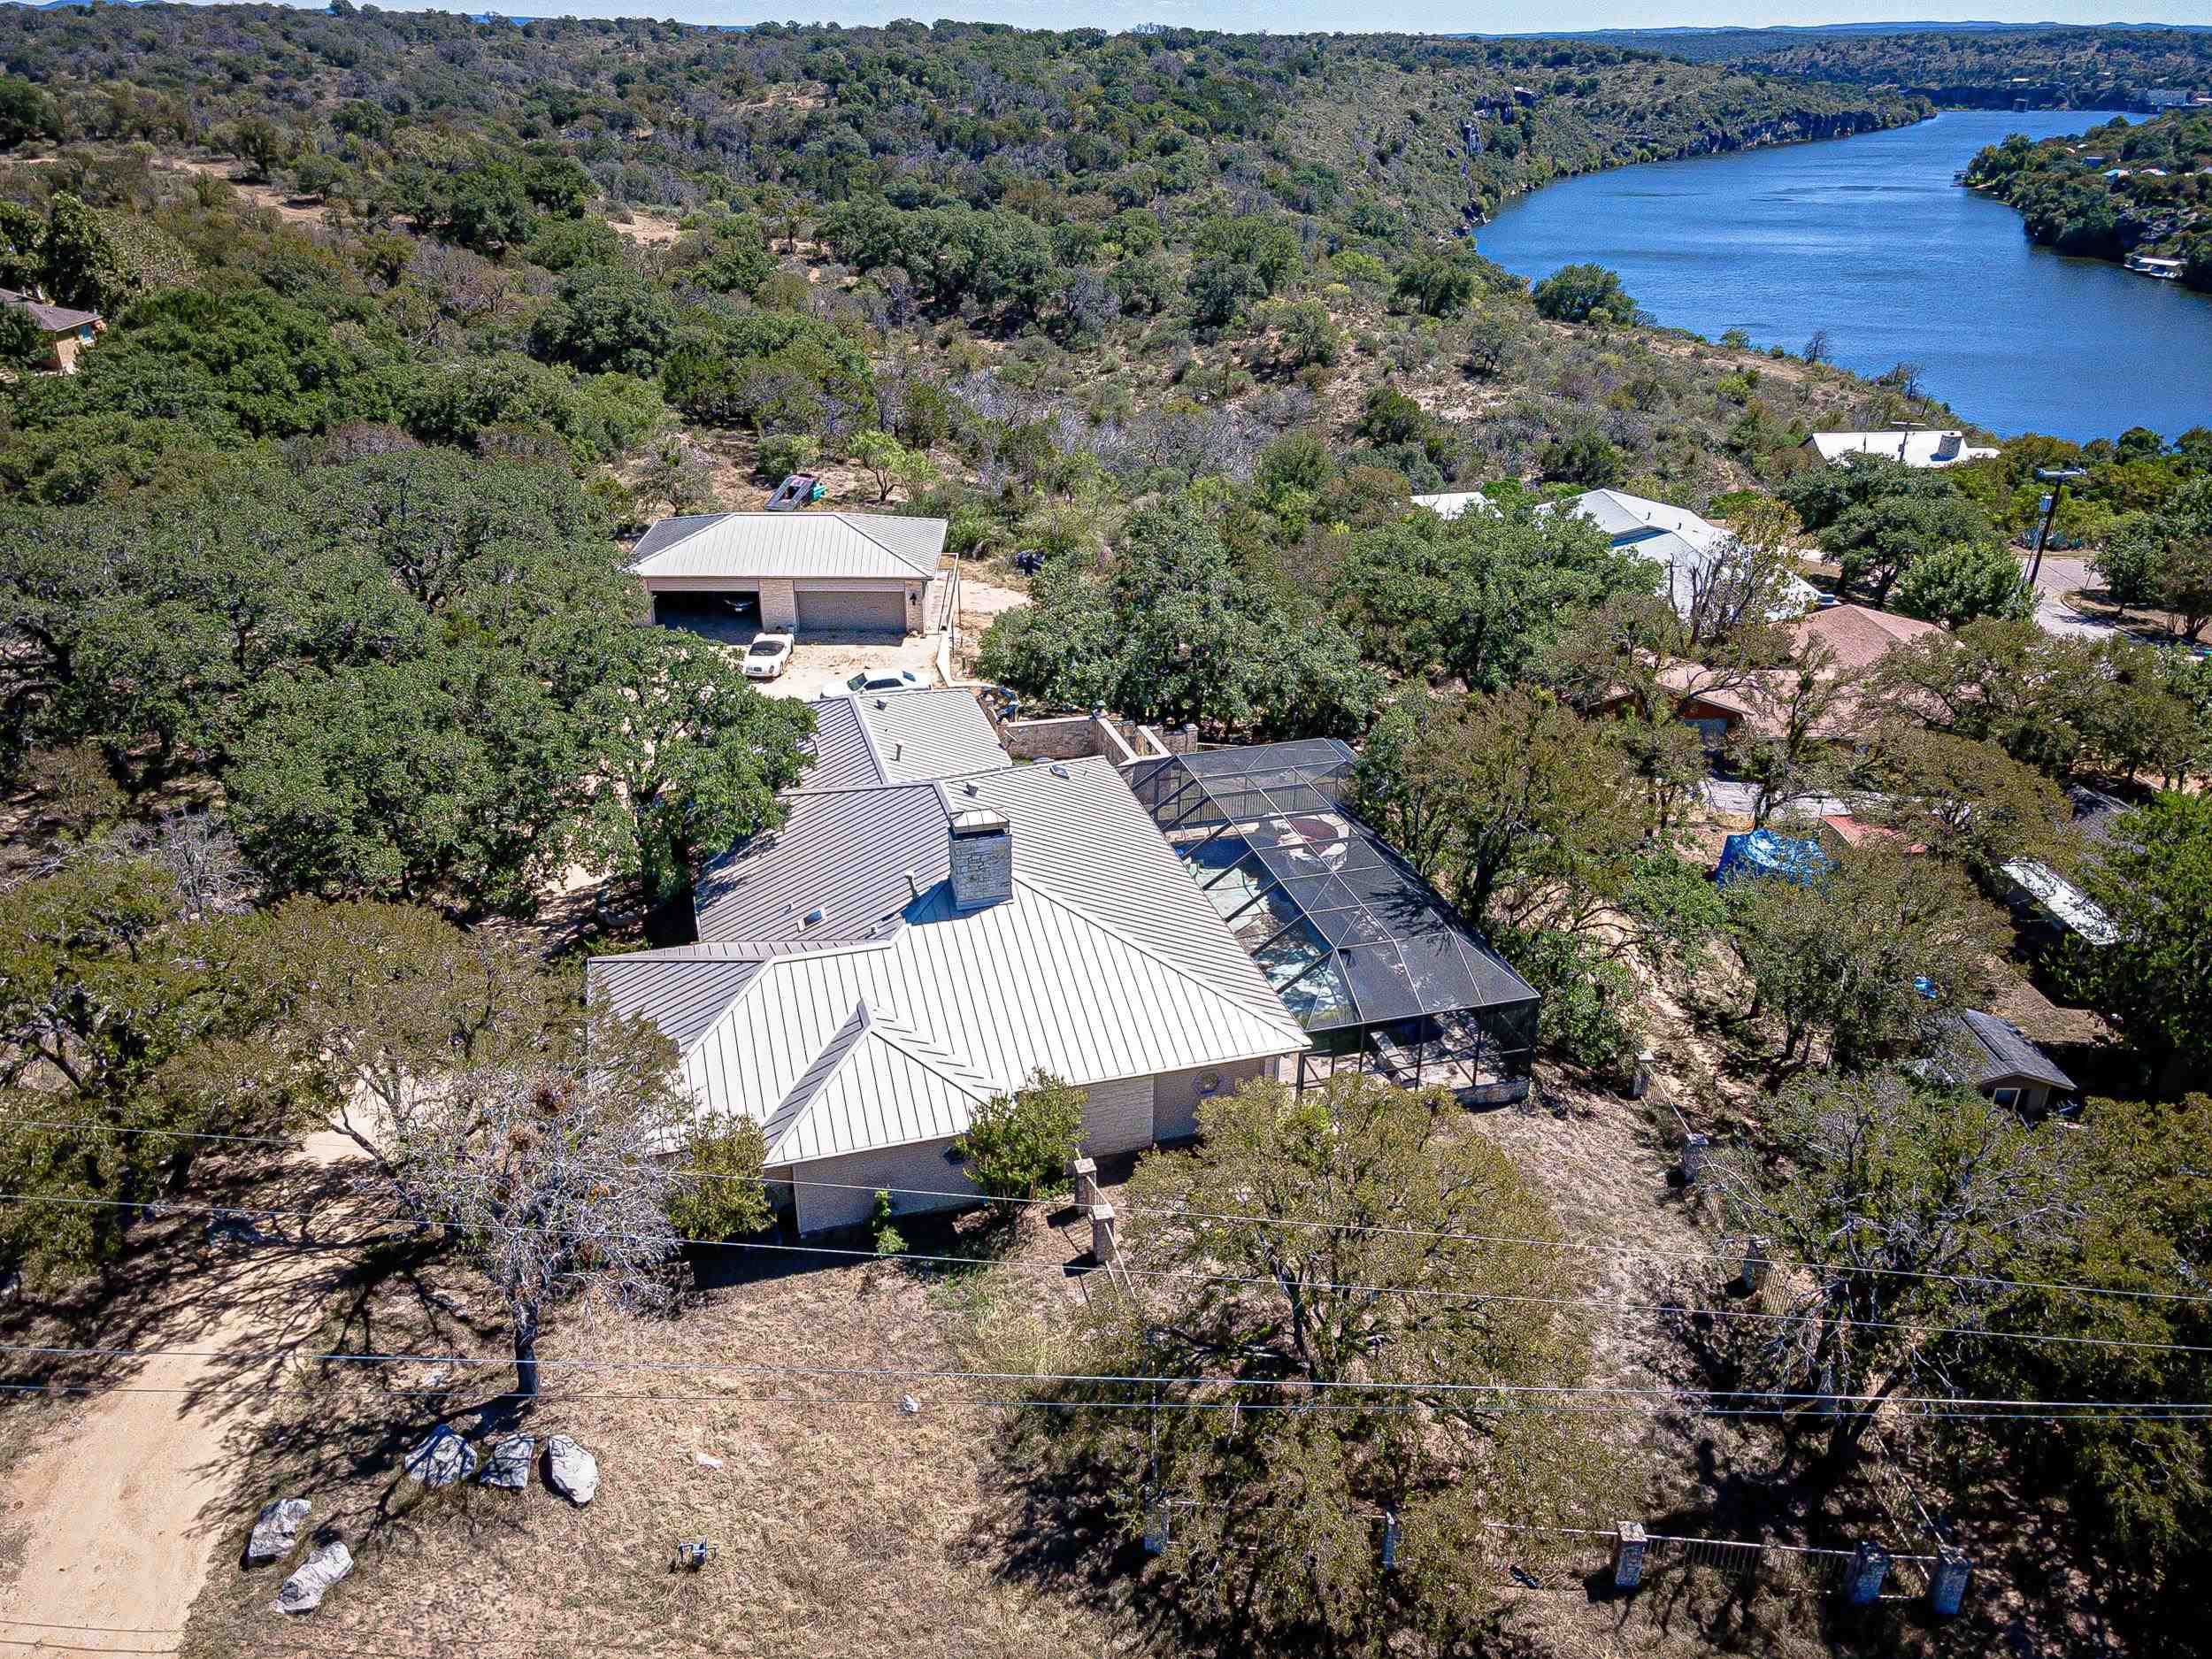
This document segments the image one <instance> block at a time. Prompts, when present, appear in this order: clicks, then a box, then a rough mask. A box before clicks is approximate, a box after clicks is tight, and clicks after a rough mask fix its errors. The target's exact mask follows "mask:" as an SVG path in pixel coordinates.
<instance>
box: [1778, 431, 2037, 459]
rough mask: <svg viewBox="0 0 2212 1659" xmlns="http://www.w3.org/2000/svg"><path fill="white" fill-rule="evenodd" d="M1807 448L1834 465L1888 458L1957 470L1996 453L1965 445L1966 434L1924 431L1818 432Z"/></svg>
mask: <svg viewBox="0 0 2212 1659" xmlns="http://www.w3.org/2000/svg"><path fill="white" fill-rule="evenodd" d="M1805 447H1806V448H1807V449H1810V450H1812V451H1813V452H1814V453H1815V454H1816V455H1818V456H1819V457H1820V458H1821V459H1822V460H1824V461H1825V462H1828V463H1829V464H1830V465H1834V464H1835V463H1837V462H1839V461H1848V460H1850V458H1851V457H1853V456H1855V455H1886V456H1887V457H1889V458H1890V459H1891V460H1893V461H1902V462H1903V463H1904V464H1905V465H1907V466H1956V465H1959V464H1960V463H1961V462H1962V461H1979V460H1984V459H1986V458H1988V457H1991V456H1993V455H1995V454H1996V453H1997V451H1996V450H1995V449H1992V448H1990V447H1988V446H1987V445H1984V444H1972V443H1969V442H1967V441H1966V434H1964V433H1963V432H1956V431H1953V432H1940V431H1934V430H1931V429H1928V428H1924V427H1918V426H1915V427H1910V428H1903V429H1900V430H1897V431H1893V432H1816V433H1815V434H1813V435H1812V436H1811V437H1809V438H1808V439H1806V440H1805Z"/></svg>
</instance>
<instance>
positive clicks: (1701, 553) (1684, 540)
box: [1538, 489, 1820, 621]
mask: <svg viewBox="0 0 2212 1659" xmlns="http://www.w3.org/2000/svg"><path fill="white" fill-rule="evenodd" d="M1565 505H1566V508H1567V511H1570V512H1571V513H1573V514H1574V515H1575V517H1577V518H1586V519H1588V520H1589V521H1590V522H1591V523H1592V524H1594V525H1595V526H1598V528H1599V529H1601V530H1602V531H1604V532H1605V534H1606V537H1607V539H1608V540H1609V541H1611V543H1612V544H1613V546H1614V548H1615V549H1617V550H1618V551H1620V552H1623V553H1632V554H1634V555H1635V556H1636V557H1638V558H1640V559H1642V560H1644V561H1646V562H1647V563H1648V564H1652V565H1658V566H1659V567H1660V568H1661V569H1662V570H1663V571H1665V572H1666V573H1667V575H1666V584H1665V590H1666V593H1667V596H1668V597H1669V599H1670V600H1671V601H1672V603H1673V605H1674V608H1675V610H1676V611H1678V613H1680V614H1682V615H1685V616H1686V615H1688V614H1689V611H1690V607H1691V605H1692V604H1693V603H1694V601H1695V598H1696V595H1697V593H1698V591H1699V589H1700V588H1701V587H1702V586H1703V585H1704V579H1705V578H1706V576H1707V574H1708V572H1710V571H1711V569H1712V568H1713V566H1714V565H1716V564H1717V563H1718V562H1719V560H1720V559H1721V558H1722V557H1724V556H1725V554H1726V553H1727V551H1728V549H1729V547H1730V545H1731V544H1732V542H1733V541H1734V540H1735V538H1734V537H1733V536H1732V535H1731V534H1729V533H1728V532H1727V531H1726V530H1724V529H1723V528H1722V527H1721V526H1719V525H1717V524H1714V523H1712V522H1710V521H1709V520H1708V519H1705V518H1700V517H1699V516H1698V515H1697V514H1695V513H1694V512H1692V511H1690V510H1689V509H1688V508H1686V507H1675V506H1671V505H1669V504H1668V503H1665V502H1663V501H1651V500H1647V498H1645V497H1644V496H1641V495H1629V494H1627V493H1626V492H1624V491H1622V490H1617V489H1592V490H1585V491H1584V492H1583V493H1582V494H1581V495H1578V496H1576V497H1575V498H1574V499H1573V500H1572V501H1571V502H1569V503H1565ZM1538 511H1549V509H1548V508H1540V509H1539V510H1538ZM1818 603H1820V590H1819V589H1818V588H1815V587H1814V586H1813V585H1812V584H1811V583H1810V582H1809V581H1807V580H1805V579H1804V578H1803V577H1801V576H1791V577H1789V578H1787V579H1786V582H1785V585H1784V591H1783V593H1782V595H1781V597H1780V600H1779V602H1778V603H1777V605H1776V607H1775V610H1774V612H1773V619H1774V620H1776V621H1784V620H1786V619H1788V618H1793V617H1800V616H1802V615H1804V614H1805V613H1806V612H1807V611H1810V610H1812V609H1813V607H1814V606H1816V604H1818Z"/></svg>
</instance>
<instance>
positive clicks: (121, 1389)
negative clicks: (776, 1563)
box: [0, 1383, 2212, 1423]
mask: <svg viewBox="0 0 2212 1659" xmlns="http://www.w3.org/2000/svg"><path fill="white" fill-rule="evenodd" d="M203 1392H204V1388H162V1387H146V1386H141V1385H138V1384H135V1383H119V1384H114V1385H110V1386H102V1385H99V1384H93V1383H54V1384H46V1383H0V1393H8V1394H164V1395H177V1394H200V1393H203ZM451 1392H452V1391H451V1390H450V1389H447V1388H399V1389H394V1390H392V1391H391V1397H392V1398H395V1399H403V1400H414V1399H437V1398H442V1397H443V1396H445V1395H446V1394H450V1393H451ZM1851 1397H1852V1396H1842V1398H1851ZM1808 1398H1809V1399H1813V1400H1826V1399H1832V1398H1838V1396H1829V1395H1819V1396H1808ZM510 1401H514V1402H521V1401H527V1402H533V1403H534V1404H538V1405H547V1406H572V1405H582V1404H591V1403H597V1402H632V1403H651V1404H661V1405H707V1406H736V1405H791V1406H800V1407H804V1408H805V1409H809V1410H812V1409H817V1408H818V1407H825V1406H834V1407H839V1408H850V1407H864V1408H866V1409H869V1410H872V1411H890V1410H897V1411H900V1412H901V1413H902V1414H903V1413H904V1409H905V1408H904V1406H903V1405H902V1403H900V1402H894V1401H891V1400H888V1399H874V1398H870V1397H867V1396H863V1395H844V1396H839V1395H830V1396H822V1397H817V1396H809V1395H804V1394H634V1393H624V1394H606V1393H594V1394H558V1395H549V1394H523V1393H521V1392H519V1391H517V1390H512V1389H511V1390H508V1391H506V1392H504V1393H501V1394H487V1395H485V1396H484V1397H483V1398H482V1399H481V1400H480V1401H479V1402H476V1403H477V1405H478V1406H479V1407H482V1406H489V1405H495V1404H499V1403H502V1402H510ZM915 1403H916V1405H917V1407H918V1408H919V1407H922V1406H928V1407H930V1408H933V1409H949V1410H985V1411H1149V1412H1161V1411H1217V1412H1219V1411H1226V1412H1231V1413H1241V1412H1249V1411H1261V1412H1265V1411H1281V1412H1291V1413H1295V1414H1298V1415H1301V1416H1305V1415H1310V1414H1314V1413H1321V1412H1346V1413H1351V1414H1353V1415H1369V1416H1380V1415H1409V1414H1411V1413H1414V1412H1418V1411H1424V1410H1427V1409H1430V1408H1429V1407H1427V1406H1425V1405H1420V1404H1413V1405H1386V1404H1379V1403H1377V1402H1372V1401H1359V1402H1328V1401H1312V1400H1306V1401H1298V1402H1272V1401H1248V1400H1225V1401H1211V1400H1160V1399H1144V1400H992V1399H985V1400H976V1399H964V1398H958V1397H941V1396H931V1397H929V1398H928V1399H926V1400H917V1401H916V1402H915ZM1670 1407H1673V1408H1676V1409H1682V1410H1685V1411H1686V1412H1687V1413H1688V1414H1689V1415H1690V1416H1693V1417H1802V1416H1805V1415H1808V1412H1807V1409H1806V1408H1804V1407H1787V1406H1745V1407H1729V1406H1713V1407H1699V1406H1693V1405H1687V1404H1685V1403H1684V1402H1681V1401H1678V1400H1661V1401H1658V1402H1656V1404H1655V1409H1650V1410H1646V1409H1641V1408H1640V1407H1636V1406H1629V1405H1571V1404H1561V1403H1557V1402H1521V1403H1516V1404H1512V1405H1495V1406H1485V1407H1475V1408H1470V1409H1475V1410H1479V1411H1480V1412H1481V1414H1482V1415H1484V1416H1486V1417H1547V1416H1580V1417H1640V1418H1643V1419H1646V1420H1651V1419H1655V1418H1657V1417H1661V1416H1662V1415H1663V1414H1664V1412H1665V1411H1666V1410H1667V1409H1669V1408H1670ZM1890 1415H1891V1416H1893V1417H1900V1418H1907V1419H1910V1420H1913V1421H1916V1422H1941V1423H2138V1422H2152V1423H2166V1422H2182V1423H2194V1422H2207V1421H2212V1408H2205V1407H2200V1406H2197V1405H2194V1404H2190V1405H2177V1406H2171V1407H2168V1406H2153V1405H2147V1404H2143V1403H2140V1402H2127V1401H2116V1402H2108V1409H2099V1410H2096V1411H2094V1412H2080V1411H2068V1410H2064V1409H2060V1408H2057V1407H2051V1406H2046V1405H2042V1404H2040V1403H2034V1404H2032V1405H2031V1407H2030V1409H2019V1410H2002V1411H1998V1410H1976V1411H1945V1410H1932V1409H1916V1410H1898V1411H1893V1412H1891V1413H1890Z"/></svg>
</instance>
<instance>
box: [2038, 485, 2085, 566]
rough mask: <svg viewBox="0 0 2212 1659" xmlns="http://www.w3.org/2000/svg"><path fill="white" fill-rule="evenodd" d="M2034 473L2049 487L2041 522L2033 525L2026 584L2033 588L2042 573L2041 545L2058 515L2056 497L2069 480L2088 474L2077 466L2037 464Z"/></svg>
mask: <svg viewBox="0 0 2212 1659" xmlns="http://www.w3.org/2000/svg"><path fill="white" fill-rule="evenodd" d="M2035 475H2036V477H2037V478H2039V479H2040V480H2042V481H2043V482H2044V483H2046V484H2048V485H2049V486H2050V487H2051V488H2050V490H2049V492H2048V493H2047V495H2045V496H2044V497H2043V500H2042V503H2041V505H2042V508H2043V522H2042V523H2040V524H2039V525H2038V526H2036V527H2035V557H2033V558H2032V559H2030V560H2029V561H2028V586H2029V587H2030V588H2033V587H2034V586H2035V584H2036V580H2037V578H2039V577H2040V576H2041V575H2042V574H2043V547H2044V544H2045V543H2046V542H2047V541H2049V540H2050V539H2051V520H2052V519H2054V518H2057V517H2058V498H2059V497H2060V496H2061V495H2064V494H2065V492H2066V486H2067V483H2068V481H2069V480H2072V479H2077V478H2087V477H2088V476H2089V474H2088V473H2087V472H2084V471H2083V470H2082V469H2081V468H2080V467H2078V466H2039V467H2037V468H2036V469H2035Z"/></svg>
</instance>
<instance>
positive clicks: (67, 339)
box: [0, 288, 107, 374]
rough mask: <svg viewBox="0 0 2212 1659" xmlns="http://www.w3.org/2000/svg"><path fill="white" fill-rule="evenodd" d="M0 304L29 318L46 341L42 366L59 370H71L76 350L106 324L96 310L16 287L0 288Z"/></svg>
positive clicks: (82, 347)
mask: <svg viewBox="0 0 2212 1659" xmlns="http://www.w3.org/2000/svg"><path fill="white" fill-rule="evenodd" d="M0 305H9V306H12V307H13V308H14V309H16V310H17V311H22V312H23V313H25V314H26V315H27V316H28V317H29V318H30V319H31V323H32V326H34V327H35V328H36V329H37V330H38V331H39V333H40V334H42V336H44V338H45V341H46V351H47V355H46V358H45V363H44V366H45V367H47V368H49V369H51V370H53V371H54V372H55V373H59V374H74V373H76V372H77V355H78V353H80V352H81V351H82V350H83V349H85V348H86V347H87V346H88V345H90V344H91V343H92V342H93V341H94V340H95V339H96V338H97V337H98V336H99V334H100V333H101V331H102V330H104V328H105V327H106V326H107V325H106V324H105V323H104V322H103V321H102V320H101V319H100V313H99V312H97V311H79V310H77V309H76V308H75V307H74V306H72V305H53V304H50V303H47V302H46V301H45V300H42V299H41V298H40V297H39V296H37V295H35V294H26V293H24V292H22V291H21V290H20V289H18V288H0Z"/></svg>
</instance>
